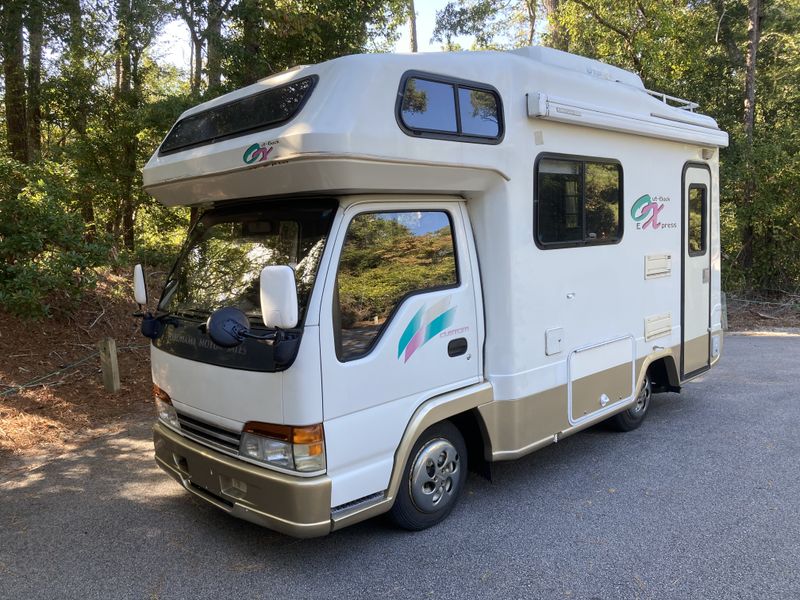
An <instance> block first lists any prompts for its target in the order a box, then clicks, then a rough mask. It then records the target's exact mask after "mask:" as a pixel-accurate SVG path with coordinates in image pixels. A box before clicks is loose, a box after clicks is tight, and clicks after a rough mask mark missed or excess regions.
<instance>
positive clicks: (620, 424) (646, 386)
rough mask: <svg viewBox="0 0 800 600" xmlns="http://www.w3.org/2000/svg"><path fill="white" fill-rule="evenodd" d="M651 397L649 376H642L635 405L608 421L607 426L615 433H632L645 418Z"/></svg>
mask: <svg viewBox="0 0 800 600" xmlns="http://www.w3.org/2000/svg"><path fill="white" fill-rule="evenodd" d="M652 395H653V385H652V382H651V381H650V374H649V373H648V374H647V375H645V376H644V382H643V384H642V389H641V390H639V395H638V396H636V404H634V405H633V406H631V407H630V408H629V409H628V410H624V411H622V412H621V413H618V414H616V415H614V416H613V417H611V419H609V421H608V422H609V424H610V425H611V426H612V427H613V428H614V429H616V430H617V431H633V430H634V429H636V428H637V427H639V426H640V425H641V424H642V422H643V421H644V418H645V417H646V416H647V409H648V408H650V398H651V397H652Z"/></svg>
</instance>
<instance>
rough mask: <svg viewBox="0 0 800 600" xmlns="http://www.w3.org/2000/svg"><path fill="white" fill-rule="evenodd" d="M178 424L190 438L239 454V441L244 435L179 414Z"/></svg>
mask: <svg viewBox="0 0 800 600" xmlns="http://www.w3.org/2000/svg"><path fill="white" fill-rule="evenodd" d="M178 422H179V423H180V424H181V431H183V432H184V433H185V434H187V435H188V436H189V437H193V438H195V439H197V441H199V442H205V443H207V444H209V445H211V446H215V447H218V448H224V449H225V450H227V451H228V452H233V453H236V454H238V453H239V440H240V438H241V437H242V434H241V433H239V432H236V431H230V430H228V429H223V428H222V427H218V426H216V425H212V424H211V423H206V422H205V421H200V420H199V419H195V418H194V417H190V416H188V415H186V414H183V413H178Z"/></svg>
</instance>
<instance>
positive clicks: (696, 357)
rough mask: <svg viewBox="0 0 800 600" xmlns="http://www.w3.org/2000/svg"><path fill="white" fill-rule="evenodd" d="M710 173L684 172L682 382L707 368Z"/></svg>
mask: <svg viewBox="0 0 800 600" xmlns="http://www.w3.org/2000/svg"><path fill="white" fill-rule="evenodd" d="M711 190H712V187H711V171H710V170H709V168H708V167H707V166H706V165H687V166H686V167H685V168H684V172H683V210H682V227H683V233H682V246H683V248H682V255H681V256H682V259H681V264H682V276H683V280H682V313H681V379H687V378H689V377H693V376H694V375H697V374H698V373H701V372H702V371H705V370H706V369H708V368H709V366H710V326H711V250H710V226H711Z"/></svg>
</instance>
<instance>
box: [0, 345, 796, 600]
mask: <svg viewBox="0 0 800 600" xmlns="http://www.w3.org/2000/svg"><path fill="white" fill-rule="evenodd" d="M798 374H800V336H778V335H770V336H741V335H737V336H729V337H728V338H727V339H726V344H725V348H724V355H723V358H722V361H721V363H720V365H719V366H718V367H716V368H715V369H713V370H712V371H711V372H709V373H707V374H706V375H704V376H703V377H701V378H700V379H698V380H696V381H694V382H692V383H690V384H688V385H686V386H685V387H684V390H683V392H682V393H681V394H661V395H657V396H655V397H654V399H653V405H652V406H651V409H650V414H649V415H648V419H647V421H646V422H645V424H644V425H643V426H642V427H641V428H640V429H638V430H636V431H634V432H630V433H625V434H620V433H614V432H612V431H609V430H607V429H604V428H602V427H595V428H592V429H590V430H588V431H585V432H582V433H580V434H578V435H575V436H572V437H569V438H567V439H565V440H563V441H561V442H559V443H558V444H556V445H553V446H550V447H548V448H545V449H543V450H540V451H539V452H536V453H534V454H532V455H530V456H527V457H525V458H522V459H520V460H517V461H514V462H508V463H499V464H496V465H495V466H494V473H493V481H492V482H489V481H487V480H486V479H483V478H481V477H480V476H477V475H473V474H471V475H470V477H469V479H468V481H467V488H466V493H465V495H464V497H463V498H462V501H461V503H460V504H459V505H458V506H457V507H456V509H455V510H454V512H453V513H452V514H451V515H450V517H449V518H448V519H447V520H446V521H444V522H443V523H442V524H440V525H439V526H437V527H434V528H432V529H429V530H427V531H423V532H419V533H413V534H412V533H408V532H404V531H399V530H396V529H394V528H393V527H392V526H391V525H390V524H389V523H388V522H387V521H386V520H385V519H380V518H379V519H373V520H371V521H367V522H364V523H361V524H358V525H355V526H353V527H351V528H348V529H345V530H342V531H339V532H336V533H334V534H332V535H329V536H327V537H325V538H318V539H312V540H295V539H292V538H288V537H285V536H282V535H280V534H277V533H273V532H270V531H268V530H266V529H261V528H259V527H257V526H254V525H251V524H249V523H246V522H243V521H238V520H236V519H233V518H231V517H228V516H227V515H225V514H224V513H222V512H220V511H218V510H216V509H215V508H213V507H211V506H208V505H205V504H204V503H202V501H199V500H194V499H193V498H192V497H191V496H190V495H189V494H188V493H186V492H184V491H183V490H182V488H180V487H179V486H178V484H176V483H174V482H173V481H172V480H171V479H169V478H168V477H167V476H166V475H165V474H163V473H162V472H161V471H160V470H159V469H158V468H157V467H156V466H155V464H154V462H153V459H152V447H151V441H150V431H149V424H148V423H139V424H136V425H135V426H133V427H132V428H131V429H130V430H129V431H127V432H126V433H123V434H120V435H117V436H113V437H111V438H107V439H104V440H99V441H96V442H93V443H91V444H89V445H87V446H85V447H83V448H82V449H80V450H79V451H78V452H75V453H72V454H69V455H65V456H62V457H58V458H55V459H54V460H52V461H51V462H49V463H47V464H45V465H44V466H42V467H40V468H38V469H35V470H33V471H27V472H18V473H16V474H14V475H11V476H10V477H8V476H7V477H6V480H5V481H1V482H0V598H2V599H16V598H19V599H36V598H82V599H83V598H86V599H89V598H192V599H194V598H225V599H228V598H231V599H238V598H270V599H277V598H280V599H286V600H289V599H301V598H302V599H311V598H348V599H350V598H415V599H417V598H419V599H424V598H437V599H442V598H546V599H550V598H569V599H584V598H585V599H591V600H594V599H608V600H611V599H617V598H625V599H627V598H642V599H646V598H669V599H676V598H692V599H698V598H702V599H711V598H724V599H726V600H727V599H733V598H757V599H759V600H761V599H765V598H786V599H793V598H800V435H798V431H799V430H800V394H798V391H797V385H796V381H797V379H798Z"/></svg>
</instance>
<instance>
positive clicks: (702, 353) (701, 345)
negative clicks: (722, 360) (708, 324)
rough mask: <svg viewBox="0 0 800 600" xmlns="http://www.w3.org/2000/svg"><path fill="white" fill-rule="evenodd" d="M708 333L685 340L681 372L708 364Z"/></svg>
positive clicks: (689, 371) (704, 366)
mask: <svg viewBox="0 0 800 600" xmlns="http://www.w3.org/2000/svg"><path fill="white" fill-rule="evenodd" d="M709 342H710V334H708V333H706V334H705V335H701V336H700V337H696V338H694V339H691V340H686V341H685V342H684V343H683V372H684V373H687V374H688V373H693V372H694V371H697V370H698V369H704V368H706V367H708V366H709V360H708V359H709V356H710V352H709V348H710V344H709Z"/></svg>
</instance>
